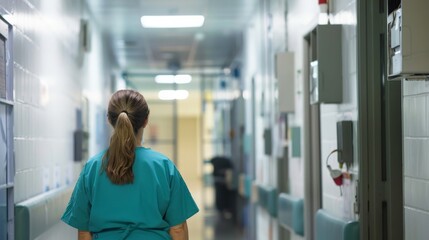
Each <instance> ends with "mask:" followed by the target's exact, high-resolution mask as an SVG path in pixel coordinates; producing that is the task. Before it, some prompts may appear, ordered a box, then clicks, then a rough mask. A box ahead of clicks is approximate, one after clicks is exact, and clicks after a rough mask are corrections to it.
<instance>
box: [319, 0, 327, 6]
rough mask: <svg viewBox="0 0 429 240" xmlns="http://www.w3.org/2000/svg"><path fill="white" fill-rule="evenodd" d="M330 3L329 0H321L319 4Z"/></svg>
mask: <svg viewBox="0 0 429 240" xmlns="http://www.w3.org/2000/svg"><path fill="white" fill-rule="evenodd" d="M327 3H328V0H319V5H320V4H327Z"/></svg>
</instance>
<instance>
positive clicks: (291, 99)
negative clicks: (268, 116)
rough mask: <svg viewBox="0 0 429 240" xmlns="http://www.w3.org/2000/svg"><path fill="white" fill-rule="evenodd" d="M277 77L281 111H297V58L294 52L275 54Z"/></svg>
mask: <svg viewBox="0 0 429 240" xmlns="http://www.w3.org/2000/svg"><path fill="white" fill-rule="evenodd" d="M275 63H276V78H277V81H278V90H279V111H280V112H283V113H288V112H294V111H295V60H294V54H293V53H292V52H280V53H277V54H276V56H275Z"/></svg>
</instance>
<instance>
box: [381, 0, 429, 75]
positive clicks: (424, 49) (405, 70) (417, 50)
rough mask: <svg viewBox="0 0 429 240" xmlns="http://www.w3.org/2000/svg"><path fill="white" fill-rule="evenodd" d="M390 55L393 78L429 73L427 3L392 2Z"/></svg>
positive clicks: (388, 52) (390, 10) (388, 28)
mask: <svg viewBox="0 0 429 240" xmlns="http://www.w3.org/2000/svg"><path fill="white" fill-rule="evenodd" d="M388 4H389V15H388V19H387V32H388V39H387V46H388V47H387V48H388V49H387V54H388V65H389V66H388V73H389V77H396V76H405V77H407V76H415V75H428V74H429V27H428V26H427V16H428V13H427V11H428V9H429V1H427V0H407V1H397V0H389V1H388Z"/></svg>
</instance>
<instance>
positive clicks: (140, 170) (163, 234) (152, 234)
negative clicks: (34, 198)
mask: <svg viewBox="0 0 429 240" xmlns="http://www.w3.org/2000/svg"><path fill="white" fill-rule="evenodd" d="M104 153H105V152H102V153H100V154H98V155H96V156H94V157H93V158H91V159H90V160H89V161H88V162H87V163H86V164H85V167H84V168H83V170H82V172H81V174H80V176H79V179H78V181H77V183H76V186H75V188H74V191H73V194H72V196H71V199H70V202H69V204H68V206H67V209H66V211H65V213H64V215H63V216H62V218H61V219H62V220H63V221H64V222H65V223H67V224H68V225H70V226H72V227H74V228H77V229H79V230H82V231H89V232H91V233H92V238H93V239H101V240H110V239H112V240H113V239H114V240H118V239H127V240H134V239H136V240H137V239H139V240H140V239H148V240H158V239H171V237H170V235H169V233H168V231H169V229H170V227H171V226H175V225H178V224H181V223H183V222H184V221H185V220H186V219H188V218H190V217H191V216H192V215H194V214H195V213H197V212H198V207H197V205H196V204H195V202H194V200H193V198H192V196H191V193H190V192H189V190H188V187H187V186H186V183H185V182H184V180H183V179H182V176H181V175H180V173H179V171H178V170H177V168H176V166H175V165H174V164H173V162H172V161H171V160H169V159H168V158H167V157H165V156H164V155H162V154H161V153H158V152H156V151H153V150H151V149H149V148H144V147H137V148H136V150H135V160H134V165H133V173H134V181H133V183H131V184H125V185H117V184H113V183H112V182H111V181H110V179H109V178H108V177H107V175H106V172H105V171H103V170H102V159H103V155H104Z"/></svg>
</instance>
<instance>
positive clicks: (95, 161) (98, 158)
mask: <svg viewBox="0 0 429 240" xmlns="http://www.w3.org/2000/svg"><path fill="white" fill-rule="evenodd" d="M105 154H106V150H104V151H101V152H99V153H97V154H95V155H94V156H92V157H90V158H89V159H88V161H87V162H86V163H85V167H84V168H85V169H91V168H93V167H98V166H101V164H102V162H103V158H104V155H105Z"/></svg>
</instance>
